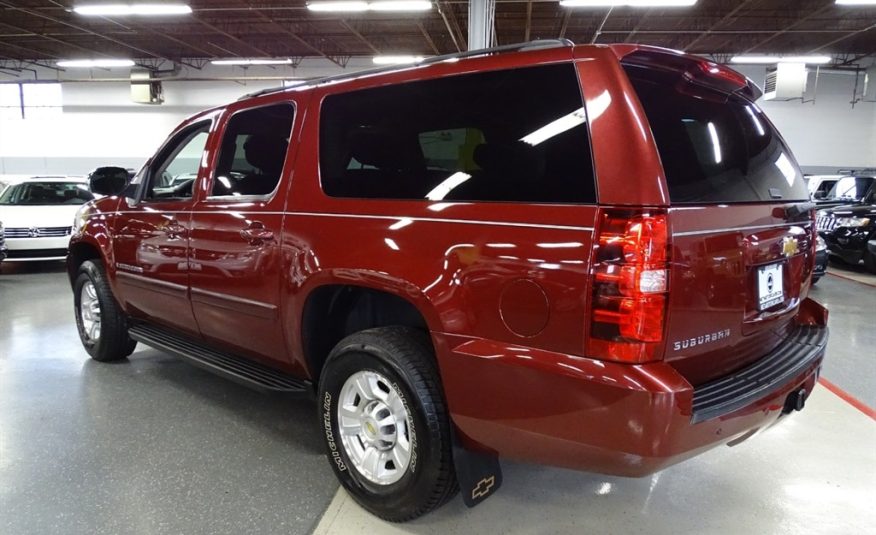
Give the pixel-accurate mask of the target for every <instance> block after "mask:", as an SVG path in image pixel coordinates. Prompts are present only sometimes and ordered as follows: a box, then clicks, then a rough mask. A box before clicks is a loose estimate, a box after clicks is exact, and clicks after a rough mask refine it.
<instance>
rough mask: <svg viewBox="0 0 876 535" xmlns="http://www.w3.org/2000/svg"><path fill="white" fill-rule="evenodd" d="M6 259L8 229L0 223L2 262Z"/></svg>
mask: <svg viewBox="0 0 876 535" xmlns="http://www.w3.org/2000/svg"><path fill="white" fill-rule="evenodd" d="M5 258H6V228H5V227H4V226H3V222H2V221H0V262H2V261H3V260H4V259H5Z"/></svg>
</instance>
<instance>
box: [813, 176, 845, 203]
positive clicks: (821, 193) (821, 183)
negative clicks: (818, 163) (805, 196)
mask: <svg viewBox="0 0 876 535" xmlns="http://www.w3.org/2000/svg"><path fill="white" fill-rule="evenodd" d="M842 177H843V175H809V176H807V177H806V188H807V189H808V190H809V196H810V197H811V198H812V199H824V198H825V197H827V195H828V194H829V193H830V190H831V189H833V185H834V184H836V182H837V180H839V179H840V178H842Z"/></svg>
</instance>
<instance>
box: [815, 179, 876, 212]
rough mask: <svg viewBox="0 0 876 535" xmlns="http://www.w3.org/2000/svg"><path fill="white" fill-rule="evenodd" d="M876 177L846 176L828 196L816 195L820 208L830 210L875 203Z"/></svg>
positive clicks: (837, 182)
mask: <svg viewBox="0 0 876 535" xmlns="http://www.w3.org/2000/svg"><path fill="white" fill-rule="evenodd" d="M874 194H876V177H873V176H870V175H850V176H844V177H842V178H840V179H839V180H837V181H836V183H835V184H834V185H833V187H832V188H831V189H830V191H829V192H828V193H827V194H826V195H823V196H822V195H820V194H818V195H815V197H814V201H815V204H816V205H817V206H818V207H819V208H829V207H833V206H840V205H843V204H867V203H872V202H874V200H873V195H874Z"/></svg>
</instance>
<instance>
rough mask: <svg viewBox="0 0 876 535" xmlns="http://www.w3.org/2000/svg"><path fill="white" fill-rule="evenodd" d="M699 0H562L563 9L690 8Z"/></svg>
mask: <svg viewBox="0 0 876 535" xmlns="http://www.w3.org/2000/svg"><path fill="white" fill-rule="evenodd" d="M696 3H697V0H560V5H561V6H563V7H690V6H692V5H694V4H696Z"/></svg>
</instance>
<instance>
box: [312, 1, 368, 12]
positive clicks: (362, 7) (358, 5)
mask: <svg viewBox="0 0 876 535" xmlns="http://www.w3.org/2000/svg"><path fill="white" fill-rule="evenodd" d="M307 9H309V10H311V11H368V3H367V2H311V3H309V4H307Z"/></svg>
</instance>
